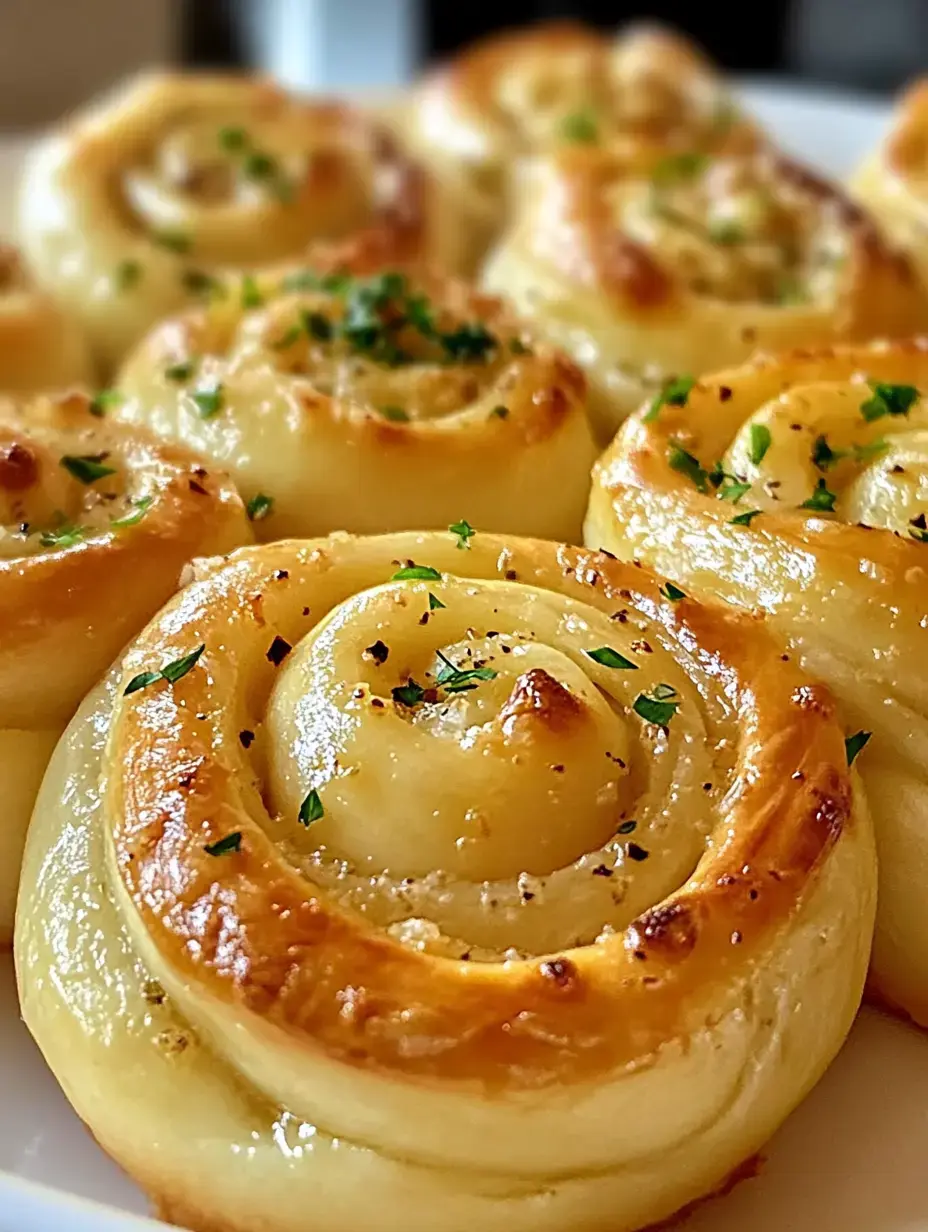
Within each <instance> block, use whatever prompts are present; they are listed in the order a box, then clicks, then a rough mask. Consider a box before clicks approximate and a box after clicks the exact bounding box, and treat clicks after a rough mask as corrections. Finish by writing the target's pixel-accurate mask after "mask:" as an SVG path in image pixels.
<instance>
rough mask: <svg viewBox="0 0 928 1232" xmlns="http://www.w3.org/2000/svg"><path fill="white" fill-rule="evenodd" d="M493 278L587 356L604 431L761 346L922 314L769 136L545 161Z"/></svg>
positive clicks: (890, 269) (899, 265)
mask: <svg viewBox="0 0 928 1232" xmlns="http://www.w3.org/2000/svg"><path fill="white" fill-rule="evenodd" d="M485 282H486V285H487V286H488V287H489V288H490V289H491V290H495V291H498V292H500V293H503V294H506V295H508V296H509V297H510V298H511V299H512V300H513V302H514V304H515V306H516V308H517V309H518V311H520V312H521V313H522V314H523V315H524V316H525V317H526V318H527V319H528V320H529V321H531V322H532V323H533V325H534V327H535V328H536V329H537V330H538V331H539V332H540V333H542V334H543V335H544V336H545V337H547V338H548V339H549V340H550V341H551V342H553V343H554V344H555V345H557V346H561V347H563V348H564V349H565V350H566V351H567V352H568V353H569V354H571V355H573V356H574V357H575V358H576V359H577V361H578V362H579V363H580V364H581V366H582V367H583V368H584V369H585V370H586V372H587V374H588V376H589V379H590V384H591V406H592V410H593V415H594V419H595V420H596V421H597V423H598V424H599V427H600V433H601V435H602V436H603V437H604V439H608V438H609V437H611V435H612V434H613V433H614V431H615V429H616V428H617V427H618V425H619V423H620V422H621V420H622V419H623V418H624V417H625V416H626V415H627V414H628V413H629V412H630V411H631V410H633V409H634V408H635V407H637V406H638V405H640V404H641V402H642V400H643V399H644V398H646V397H654V396H656V395H658V394H659V393H660V392H661V391H662V390H668V389H669V390H671V391H672V390H673V389H674V388H675V387H676V382H677V381H679V380H681V379H686V378H690V377H692V376H694V375H698V374H699V373H700V372H706V371H712V370H713V369H714V368H718V367H722V366H724V365H726V364H731V363H738V362H741V361H742V360H746V359H748V358H749V357H750V356H751V355H752V354H753V353H754V352H755V351H756V350H757V349H759V348H760V349H780V348H784V347H789V346H798V345H802V346H806V345H812V344H815V343H823V342H831V341H833V340H837V339H843V338H848V339H860V340H866V339H870V338H872V337H874V336H889V337H900V336H902V335H904V334H907V333H911V332H913V331H914V330H916V329H919V328H922V327H924V325H925V323H926V321H928V300H926V297H925V292H924V291H923V289H922V288H921V286H920V284H919V281H918V279H917V278H916V276H915V274H914V271H913V269H912V268H911V266H910V265H909V264H908V262H907V260H906V259H905V258H904V257H902V256H900V255H899V254H898V253H896V252H895V251H893V250H892V249H890V248H889V247H888V246H887V245H886V244H885V243H884V242H883V241H881V239H880V238H879V236H878V234H877V232H876V230H875V228H874V226H873V224H872V223H871V222H870V220H869V219H868V218H867V216H866V215H865V214H864V213H863V212H862V211H861V210H860V209H859V208H858V207H857V206H854V205H852V204H851V202H850V201H849V200H848V199H847V198H845V197H844V196H843V195H842V194H841V193H840V192H839V191H838V190H837V189H836V188H834V187H833V186H832V185H829V184H827V183H825V182H824V181H822V180H820V179H818V178H817V177H816V176H813V175H812V174H811V173H810V172H808V171H806V170H805V169H803V168H801V167H799V166H798V165H797V164H795V163H793V162H791V161H790V160H788V159H786V158H784V157H783V156H781V155H779V154H775V153H771V152H770V151H761V152H759V153H755V154H750V155H737V156H731V157H722V158H714V157H707V156H703V155H700V154H693V153H689V154H679V155H676V156H673V157H670V158H666V159H664V160H662V161H661V162H659V163H656V164H652V165H651V166H650V167H649V168H647V169H645V170H642V169H641V168H637V167H635V166H634V165H630V164H629V162H628V161H627V160H625V159H623V158H621V157H618V156H615V155H611V154H606V153H603V152H602V151H599V150H597V149H595V148H593V147H590V148H576V149H573V150H568V151H564V152H562V153H559V154H557V155H555V156H552V157H550V158H546V159H542V160H539V161H538V162H537V163H535V164H534V165H533V166H532V167H531V168H530V169H529V170H528V171H527V173H526V176H525V182H524V185H523V192H522V195H521V197H520V204H519V209H518V210H517V212H516V217H515V220H514V222H513V223H512V225H511V227H510V229H509V230H508V232H507V233H506V235H504V237H503V239H502V241H501V243H500V245H499V246H498V248H497V249H496V251H495V253H494V254H493V255H492V256H491V258H490V261H489V263H488V266H487V269H486V272H485Z"/></svg>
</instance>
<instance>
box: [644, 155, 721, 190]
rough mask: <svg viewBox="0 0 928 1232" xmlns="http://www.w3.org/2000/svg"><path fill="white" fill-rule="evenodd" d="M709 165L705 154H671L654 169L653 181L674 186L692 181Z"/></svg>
mask: <svg viewBox="0 0 928 1232" xmlns="http://www.w3.org/2000/svg"><path fill="white" fill-rule="evenodd" d="M708 165H709V159H708V157H707V156H706V155H705V154H699V153H697V152H696V151H690V152H687V153H684V154H671V155H670V156H669V157H668V158H662V159H661V161H660V162H659V163H658V164H657V166H656V167H655V168H654V171H653V173H652V177H651V178H652V179H653V180H654V183H655V184H673V183H676V182H677V181H679V180H691V179H693V178H694V177H695V176H697V175H699V174H700V172H702V171H704V170H705V169H706V167H707V166H708Z"/></svg>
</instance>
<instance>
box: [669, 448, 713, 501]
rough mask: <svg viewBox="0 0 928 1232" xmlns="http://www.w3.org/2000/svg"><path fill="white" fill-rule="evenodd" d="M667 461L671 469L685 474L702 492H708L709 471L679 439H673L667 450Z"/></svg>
mask: <svg viewBox="0 0 928 1232" xmlns="http://www.w3.org/2000/svg"><path fill="white" fill-rule="evenodd" d="M667 462H668V463H669V465H670V468H671V470H675V471H679V473H680V474H681V475H685V476H686V478H687V479H689V480H690V481H691V482H692V483H693V484H694V485H695V486H696V487H697V488H698V489H699V491H700V492H707V491H708V486H707V480H708V473H707V472H706V470H705V469H704V468H703V467H702V466H701V465H700V462H699V459H698V458H697V457H694V455H693V454H691V453H687V451H686V450H685V449H684V448H683V446H682V445H681V444H680V443H679V442H678V441H671V442H670V446H669V448H668V450H667Z"/></svg>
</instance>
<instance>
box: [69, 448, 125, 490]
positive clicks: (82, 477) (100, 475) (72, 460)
mask: <svg viewBox="0 0 928 1232" xmlns="http://www.w3.org/2000/svg"><path fill="white" fill-rule="evenodd" d="M106 456H107V455H106V454H102V453H88V454H81V455H78V456H74V455H71V454H66V455H65V456H64V457H63V458H62V459H61V465H62V466H63V467H64V469H65V470H66V471H67V472H68V473H69V474H71V475H73V476H74V478H75V479H77V480H79V481H80V482H81V483H87V484H90V483H96V482H97V480H98V479H105V478H106V476H107V475H115V474H116V468H115V467H113V466H105V465H104V463H103V459H104V458H105V457H106Z"/></svg>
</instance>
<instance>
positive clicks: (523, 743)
mask: <svg viewBox="0 0 928 1232" xmlns="http://www.w3.org/2000/svg"><path fill="white" fill-rule="evenodd" d="M468 544H469V546H466V547H463V546H459V537H456V536H454V535H451V534H433V535H396V536H388V537H382V538H377V539H368V540H364V539H352V538H349V537H347V536H335V537H332V538H331V539H329V540H327V541H319V542H317V543H309V544H306V543H298V542H285V543H281V544H275V545H269V546H263V547H261V548H257V549H250V550H246V551H243V552H241V553H237V554H235V556H234V557H233V558H232V560H231V561H230V563H229V564H227V565H225V566H223V565H222V564H221V563H219V562H217V563H216V564H210V563H205V564H204V565H203V566H202V567H201V569H200V571H199V572H200V580H199V581H196V582H194V583H193V584H192V585H191V586H189V587H188V588H187V589H186V590H185V591H184V592H182V593H181V595H179V596H178V597H177V598H176V599H175V600H174V601H173V602H172V603H171V604H170V605H169V606H168V607H167V608H166V609H165V611H164V612H163V613H162V615H161V616H160V617H159V618H157V619H156V620H155V621H154V622H153V623H152V624H151V625H150V626H149V628H148V629H147V630H146V631H145V633H144V634H143V635H142V636H141V637H140V638H139V639H138V640H137V641H136V642H135V644H134V645H133V647H132V648H131V650H130V651H129V653H128V655H127V657H126V659H125V661H124V663H123V665H122V667H121V668H120V669H119V671H118V672H116V673H115V674H114V675H113V676H112V677H111V678H110V680H109V682H108V683H107V685H106V686H105V687H103V688H101V689H100V690H98V691H97V692H96V694H95V695H94V696H93V697H92V698H91V699H90V700H89V701H88V703H87V705H86V706H85V708H84V711H83V713H82V715H81V717H80V718H79V719H78V720H77V721H76V722H75V723H74V724H73V725H72V727H71V729H70V732H69V734H68V736H67V737H66V739H65V740H64V741H63V742H62V744H61V746H60V747H59V750H58V752H57V753H56V755H55V761H54V764H53V767H52V769H51V772H50V774H49V777H48V779H47V780H46V785H45V789H44V792H43V797H42V799H41V800H40V803H39V806H38V809H37V814H36V816H37V821H36V825H35V827H34V829H33V833H32V838H31V842H30V851H29V856H28V871H27V874H26V879H25V882H24V886H25V889H24V892H23V897H22V902H21V909H20V920H19V941H18V950H17V964H18V971H19V980H20V991H21V996H22V1001H23V1010H24V1015H25V1018H26V1021H27V1023H28V1025H29V1027H30V1029H31V1030H32V1031H33V1033H34V1034H35V1036H36V1038H37V1040H38V1042H39V1044H40V1046H41V1047H42V1049H43V1051H44V1053H45V1055H46V1058H47V1059H48V1061H49V1063H50V1064H51V1066H52V1068H53V1070H54V1071H55V1072H56V1074H57V1075H58V1077H59V1079H60V1080H61V1081H62V1083H63V1085H64V1087H65V1090H66V1091H67V1093H68V1095H69V1098H71V1100H72V1102H73V1103H74V1104H75V1106H76V1107H77V1109H78V1111H79V1112H80V1113H81V1115H82V1116H83V1117H84V1118H85V1119H86V1120H87V1121H88V1122H89V1124H90V1125H91V1128H92V1129H93V1131H94V1133H95V1135H96V1136H97V1138H98V1139H99V1140H100V1141H101V1142H102V1143H103V1145H104V1146H105V1147H106V1148H107V1149H108V1150H109V1151H110V1152H111V1153H112V1154H113V1155H114V1156H115V1157H116V1158H117V1159H118V1160H119V1161H120V1162H121V1163H122V1164H123V1165H124V1166H125V1167H126V1168H127V1169H128V1170H129V1171H130V1172H131V1173H132V1174H133V1175H134V1176H136V1177H137V1178H138V1179H139V1180H140V1181H141V1183H142V1184H143V1185H144V1186H145V1187H146V1188H147V1189H148V1190H149V1192H151V1193H152V1194H153V1196H154V1197H155V1199H156V1201H157V1202H158V1203H159V1204H160V1207H161V1209H162V1210H163V1212H164V1214H165V1215H166V1216H168V1217H172V1218H176V1219H179V1220H181V1221H182V1222H186V1223H188V1224H189V1225H190V1226H191V1227H193V1228H196V1229H204V1230H205V1229H213V1228H216V1227H221V1228H223V1229H234V1230H236V1232H237V1230H239V1229H241V1230H242V1232H246V1230H247V1232H250V1230H251V1229H254V1228H257V1227H273V1228H275V1229H276V1228H281V1229H286V1230H288V1232H289V1230H290V1229H293V1230H294V1232H296V1229H300V1230H301V1232H303V1230H305V1229H306V1228H307V1227H310V1228H320V1229H321V1228H329V1227H335V1226H341V1225H345V1224H350V1226H352V1227H355V1228H360V1229H370V1230H371V1232H373V1229H375V1228H376V1229H387V1230H388V1232H392V1230H393V1229H394V1228H396V1229H399V1228H400V1227H403V1228H409V1227H412V1228H415V1229H422V1230H423V1232H425V1230H426V1229H431V1230H432V1232H434V1230H435V1229H436V1228H441V1229H442V1230H444V1229H449V1230H454V1232H457V1230H458V1229H462V1230H463V1229H465V1228H468V1227H470V1226H472V1225H473V1224H474V1222H475V1221H477V1220H479V1221H480V1222H481V1223H482V1224H483V1225H484V1226H488V1225H490V1224H492V1225H493V1226H496V1225H499V1226H502V1225H503V1224H504V1223H505V1225H506V1226H507V1227H510V1228H511V1227H513V1226H514V1227H515V1228H517V1229H526V1230H528V1229H532V1230H533V1232H536V1230H537V1229H542V1230H543V1232H544V1230H547V1229H552V1230H553V1229H560V1228H568V1227H570V1228H581V1229H595V1230H597V1232H599V1230H603V1232H605V1230H606V1229H610V1230H614V1229H618V1228H627V1229H631V1228H635V1227H640V1226H642V1225H644V1224H646V1223H649V1222H653V1221H654V1220H656V1219H659V1218H663V1217H665V1216H667V1215H669V1214H671V1213H672V1212H673V1211H674V1210H676V1209H678V1208H679V1207H680V1206H681V1205H682V1204H683V1203H685V1202H686V1201H688V1200H690V1199H692V1198H695V1197H698V1196H700V1195H702V1194H704V1193H706V1192H708V1191H710V1190H712V1189H713V1188H714V1187H716V1186H718V1185H719V1184H720V1183H721V1182H722V1181H723V1180H724V1178H725V1177H726V1176H727V1175H728V1173H729V1172H730V1171H731V1170H732V1169H733V1168H734V1167H735V1166H736V1165H737V1164H738V1163H740V1162H741V1161H742V1160H743V1159H745V1158H747V1157H749V1156H750V1155H752V1154H753V1153H754V1152H755V1151H756V1150H757V1149H758V1147H759V1146H760V1145H761V1143H762V1142H763V1141H764V1140H765V1139H766V1138H767V1137H768V1136H769V1134H770V1133H771V1132H772V1130H773V1129H774V1128H775V1127H776V1125H777V1124H778V1123H779V1121H780V1120H782V1118H783V1117H784V1116H785V1115H786V1113H787V1112H788V1111H789V1109H790V1108H791V1107H792V1106H793V1105H794V1104H795V1103H796V1102H798V1100H799V1099H800V1098H801V1097H802V1095H803V1094H804V1093H805V1092H806V1091H807V1090H808V1088H809V1087H810V1086H811V1084H812V1083H813V1082H814V1081H815V1080H816V1078H817V1077H818V1076H819V1074H820V1073H821V1071H822V1069H823V1068H824V1066H825V1065H826V1064H827V1062H828V1061H829V1060H830V1058H831V1056H832V1055H833V1053H834V1051H835V1050H836V1049H837V1047H838V1045H839V1043H840V1041H841V1039H842V1038H843V1036H844V1033H845V1031H846V1030H847V1028H848V1026H849V1024H850V1021H851V1019H852V1017H853V1013H854V1011H855V1009H856V1005H857V1000H858V996H859V991H860V987H861V983H862V978H863V970H864V966H865V963H866V954H867V950H868V944H869V931H870V923H871V920H872V909H873V888H874V887H873V881H874V869H873V852H872V843H871V838H870V832H869V825H868V821H867V816H866V810H865V806H864V803H863V799H862V797H861V796H860V795H859V794H856V793H854V792H853V778H854V776H853V775H852V774H850V773H849V772H848V770H847V768H846V764H845V756H844V746H843V742H842V739H841V733H840V730H839V729H838V727H837V725H836V723H835V721H834V719H833V716H832V705H831V702H830V699H829V697H828V694H827V691H825V690H824V689H823V688H821V687H820V686H817V685H812V684H811V683H809V682H808V680H807V679H806V678H805V677H804V676H803V674H802V673H801V672H799V671H797V669H796V668H795V666H794V665H793V664H792V662H790V661H789V660H783V659H781V658H780V657H778V656H777V655H776V654H775V653H773V650H772V647H771V644H770V642H769V641H768V640H767V638H766V637H765V636H764V634H763V633H762V632H761V631H760V630H759V629H758V628H756V627H755V625H754V623H753V622H752V621H750V620H747V619H745V618H743V617H739V616H737V615H735V614H733V613H728V612H726V611H724V610H722V609H718V608H710V607H706V608H700V607H698V606H697V605H696V604H694V603H692V602H691V601H684V602H682V603H680V602H674V601H672V600H669V599H666V598H665V597H663V596H662V595H661V593H660V589H659V586H660V584H659V582H658V580H656V579H653V578H651V577H650V576H649V575H648V574H646V573H644V572H643V571H641V570H637V569H633V568H628V567H625V566H622V565H619V564H618V563H617V562H614V561H611V560H610V559H608V558H607V557H606V556H604V555H601V554H590V553H585V552H582V551H579V550H576V549H568V548H558V547H557V546H556V545H550V544H543V543H540V542H537V541H519V540H508V541H507V540H505V539H501V538H496V537H493V536H488V535H483V534H481V533H479V532H478V533H477V534H476V535H474V536H473V537H472V538H470V539H469V540H468ZM409 569H416V570H417V572H418V573H419V575H420V576H411V577H410V576H403V577H399V578H397V577H395V576H394V575H395V574H396V573H397V572H402V571H404V570H409ZM423 570H425V571H426V573H425V576H421V574H422V571H423ZM429 570H432V571H434V573H435V575H437V576H433V575H432V574H431V573H429V572H428V571H429ZM199 644H202V645H204V646H205V647H206V649H205V651H204V653H203V655H202V657H201V658H200V659H199V660H198V661H197V662H196V664H195V665H194V666H193V667H192V668H191V669H190V671H188V672H187V673H186V674H185V675H184V676H183V677H182V678H181V679H178V680H177V681H176V682H175V683H174V684H173V685H169V684H167V683H166V682H165V681H160V682H155V683H153V684H151V685H150V686H149V687H146V688H141V689H137V690H136V691H133V692H132V693H131V694H130V695H129V696H122V690H123V689H124V688H125V686H126V684H127V682H128V681H129V680H130V679H131V678H134V677H135V676H136V675H137V674H138V673H139V672H143V671H148V670H151V669H152V668H153V667H155V666H158V665H160V664H163V663H164V662H165V661H167V660H176V659H177V657H178V656H181V655H184V654H187V653H189V652H190V650H191V648H192V647H193V646H196V645H199ZM605 650H611V652H612V655H613V656H621V657H622V658H623V659H624V660H625V662H626V665H625V666H621V665H617V662H616V660H615V659H614V658H612V657H611V656H610V655H608V654H603V651H605ZM590 651H595V652H597V653H596V654H595V655H591V654H590ZM629 664H631V666H629ZM668 690H669V692H668ZM642 698H650V699H651V701H652V702H657V701H660V700H662V701H663V705H664V706H665V707H667V706H668V705H669V706H670V707H671V710H672V713H668V711H667V710H666V709H664V710H663V711H655V710H653V709H648V708H647V707H645V708H644V711H643V712H642V709H641V707H642ZM668 699H672V700H671V701H670V702H669V701H668ZM648 716H649V717H648ZM60 798H64V799H67V801H68V802H69V803H68V808H67V810H65V811H64V812H63V811H62V810H61V809H60V808H59V807H58V805H57V801H58V800H59V799H60ZM694 802H695V803H694ZM539 818H541V819H542V821H543V823H544V824H542V825H539V824H538V822H539ZM631 823H634V824H633V825H632V824H631ZM216 844H222V845H223V846H222V847H221V848H220V849H219V850H217V848H216ZM281 1108H283V1109H285V1111H283V1112H281V1111H280V1109H281ZM140 1109H142V1110H143V1114H142V1119H141V1120H140V1114H139V1110H140ZM178 1126H182V1127H183V1132H182V1133H178ZM191 1142H195V1143H196V1144H197V1149H196V1151H195V1153H191V1150H190V1144H191ZM243 1156H244V1158H247V1160H248V1166H247V1167H242V1157H243ZM204 1176H209V1178H210V1183H209V1185H204V1182H203V1177H204ZM269 1193H273V1195H274V1201H273V1206H272V1207H271V1206H269V1204H268V1197H267V1196H268V1194H269ZM307 1221H308V1222H307Z"/></svg>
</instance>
